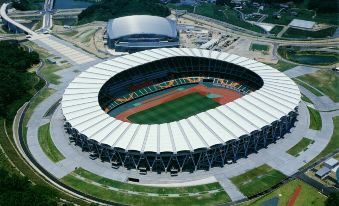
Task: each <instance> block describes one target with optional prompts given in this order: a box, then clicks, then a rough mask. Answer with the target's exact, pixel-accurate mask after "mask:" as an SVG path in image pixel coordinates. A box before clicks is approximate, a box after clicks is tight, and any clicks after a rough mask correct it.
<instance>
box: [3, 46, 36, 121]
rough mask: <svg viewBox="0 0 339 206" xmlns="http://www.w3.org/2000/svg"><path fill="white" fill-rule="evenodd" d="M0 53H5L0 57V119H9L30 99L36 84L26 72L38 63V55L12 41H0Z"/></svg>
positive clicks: (32, 76)
mask: <svg viewBox="0 0 339 206" xmlns="http://www.w3.org/2000/svg"><path fill="white" fill-rule="evenodd" d="M0 51H5V52H1V55H0V79H1V81H0V117H4V118H10V117H12V116H13V114H15V112H16V110H17V109H18V108H17V107H18V106H21V105H20V104H23V102H24V101H27V100H28V99H29V98H30V97H31V95H32V90H34V88H33V87H34V86H35V85H36V84H37V82H38V79H37V77H36V76H35V74H34V73H29V72H27V70H28V69H29V68H30V67H31V66H32V65H34V64H37V63H39V55H38V53H36V52H34V51H33V52H27V51H25V50H24V49H23V48H22V47H21V46H20V45H19V44H17V43H15V42H12V41H0ZM18 104H19V105H18ZM14 105H15V106H14Z"/></svg>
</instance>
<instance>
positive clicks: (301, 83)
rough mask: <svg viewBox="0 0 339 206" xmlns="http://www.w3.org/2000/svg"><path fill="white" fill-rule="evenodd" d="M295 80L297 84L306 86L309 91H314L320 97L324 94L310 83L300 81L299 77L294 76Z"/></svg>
mask: <svg viewBox="0 0 339 206" xmlns="http://www.w3.org/2000/svg"><path fill="white" fill-rule="evenodd" d="M298 78H300V77H298ZM293 80H294V81H296V83H297V84H299V85H301V86H303V87H305V89H307V90H308V91H310V92H312V93H313V94H314V95H315V96H318V97H321V96H323V94H322V93H320V92H319V91H317V90H316V89H314V88H313V87H310V86H309V85H308V84H305V83H304V82H302V81H300V80H299V79H297V78H293Z"/></svg>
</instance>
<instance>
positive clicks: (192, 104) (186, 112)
mask: <svg viewBox="0 0 339 206" xmlns="http://www.w3.org/2000/svg"><path fill="white" fill-rule="evenodd" d="M219 105H220V104H219V103H218V102H216V101H214V100H212V99H210V98H208V97H206V96H203V95H201V94H199V93H191V94H188V95H186V96H183V97H179V98H176V99H174V100H172V101H169V102H166V103H163V104H160V105H157V106H155V107H152V108H149V109H146V110H143V111H140V112H138V113H135V114H132V115H130V116H128V117H127V119H128V120H129V121H131V122H133V123H138V124H161V123H166V122H173V121H178V120H181V119H185V118H188V117H190V116H192V115H195V114H198V113H200V112H203V111H206V110H209V109H212V108H215V107H217V106H219Z"/></svg>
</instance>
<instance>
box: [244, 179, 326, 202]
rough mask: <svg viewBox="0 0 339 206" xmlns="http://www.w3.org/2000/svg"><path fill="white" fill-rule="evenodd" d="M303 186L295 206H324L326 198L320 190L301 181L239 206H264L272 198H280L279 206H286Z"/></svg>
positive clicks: (294, 181)
mask: <svg viewBox="0 0 339 206" xmlns="http://www.w3.org/2000/svg"><path fill="white" fill-rule="evenodd" d="M299 186H301V192H300V193H299V196H298V197H297V199H296V201H295V203H294V206H305V205H307V206H313V205H314V206H324V205H325V200H326V197H325V196H324V195H322V194H321V193H320V192H319V191H318V190H316V189H315V188H313V187H311V186H310V185H308V184H306V183H304V182H302V181H301V180H293V181H290V182H288V183H286V184H284V185H282V186H281V187H279V188H278V189H277V190H275V191H273V192H271V193H269V194H268V195H265V196H263V197H261V198H259V199H256V200H252V201H248V202H245V203H242V204H239V206H263V203H264V202H265V201H267V200H270V199H272V198H279V202H278V206H286V205H287V203H288V201H289V199H290V198H291V197H292V195H293V193H294V191H295V189H296V188H297V187H299Z"/></svg>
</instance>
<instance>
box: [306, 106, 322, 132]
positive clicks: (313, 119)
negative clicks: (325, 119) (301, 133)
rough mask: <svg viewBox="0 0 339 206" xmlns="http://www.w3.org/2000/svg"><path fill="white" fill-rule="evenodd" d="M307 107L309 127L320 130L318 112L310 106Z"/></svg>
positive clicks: (320, 123)
mask: <svg viewBox="0 0 339 206" xmlns="http://www.w3.org/2000/svg"><path fill="white" fill-rule="evenodd" d="M307 108H308V111H309V113H310V129H314V130H321V127H322V122H321V116H320V113H319V112H318V111H317V110H315V109H313V108H311V107H307Z"/></svg>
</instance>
